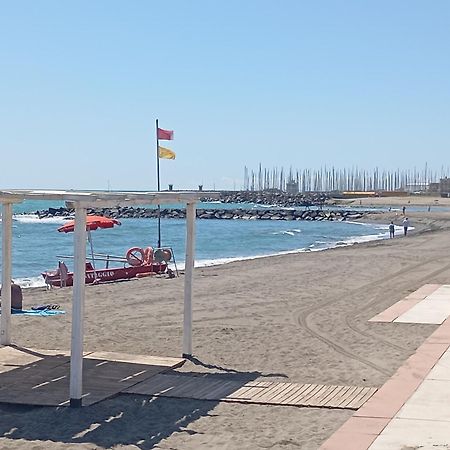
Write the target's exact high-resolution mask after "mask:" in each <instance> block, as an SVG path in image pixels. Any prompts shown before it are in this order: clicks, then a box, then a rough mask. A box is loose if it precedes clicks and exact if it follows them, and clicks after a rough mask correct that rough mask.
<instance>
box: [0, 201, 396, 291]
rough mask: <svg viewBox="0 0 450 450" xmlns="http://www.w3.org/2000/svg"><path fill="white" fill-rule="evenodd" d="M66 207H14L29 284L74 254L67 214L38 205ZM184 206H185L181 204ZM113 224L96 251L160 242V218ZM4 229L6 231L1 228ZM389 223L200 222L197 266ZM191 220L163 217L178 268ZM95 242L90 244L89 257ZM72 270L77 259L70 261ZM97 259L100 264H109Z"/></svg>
mask: <svg viewBox="0 0 450 450" xmlns="http://www.w3.org/2000/svg"><path fill="white" fill-rule="evenodd" d="M59 206H63V205H62V204H60V203H57V202H36V201H34V202H33V201H25V202H23V203H21V204H19V205H15V206H14V216H13V245H12V254H13V268H12V270H13V278H14V279H15V281H16V282H18V283H19V284H20V285H21V286H23V287H32V286H43V285H44V280H43V278H42V276H41V272H43V271H45V270H48V269H56V266H57V261H58V259H62V258H61V256H70V255H73V238H74V233H67V234H66V233H59V232H58V231H57V228H58V227H59V226H61V225H62V224H63V223H64V222H65V220H66V219H64V218H61V217H52V218H45V219H39V217H38V216H37V215H36V214H35V212H36V211H37V210H42V209H47V208H49V207H59ZM178 207H179V205H178ZM198 207H199V208H214V207H215V208H219V209H225V208H238V207H241V208H245V209H250V208H256V207H258V208H261V205H252V204H245V205H242V204H240V205H236V204H221V203H214V204H211V203H208V204H199V205H198ZM120 221H121V223H122V225H121V226H116V227H114V228H113V229H106V230H101V229H99V230H95V231H93V232H92V241H93V246H94V251H95V253H103V254H109V255H115V256H124V255H125V253H126V251H127V249H129V248H130V247H148V246H153V247H155V246H156V245H157V240H158V239H157V236H158V222H157V220H156V219H121V220H120ZM0 234H1V230H0ZM387 236H388V225H387V224H368V223H358V222H345V221H342V222H339V221H281V220H225V219H204V220H197V221H196V241H195V244H196V245H195V250H196V255H195V257H196V266H207V265H215V264H225V263H228V262H231V261H236V260H243V259H252V258H258V257H263V256H268V255H277V254H286V253H295V252H308V251H320V250H325V249H329V248H333V247H338V246H345V245H352V244H355V243H358V242H366V241H369V240H377V239H384V238H386V237H387ZM185 242H186V221H185V220H184V219H183V220H181V219H161V243H162V245H163V246H168V247H171V248H172V249H173V253H174V256H175V261H176V264H177V267H178V268H179V269H182V268H183V267H184V257H185ZM89 253H90V247H89V246H87V255H88V256H89ZM65 261H66V263H67V265H68V266H69V269H71V268H72V261H71V260H70V259H66V260H65ZM100 264H101V263H98V264H97V267H98V268H101V267H103V266H101V265H100Z"/></svg>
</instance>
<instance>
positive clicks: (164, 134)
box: [158, 128, 173, 141]
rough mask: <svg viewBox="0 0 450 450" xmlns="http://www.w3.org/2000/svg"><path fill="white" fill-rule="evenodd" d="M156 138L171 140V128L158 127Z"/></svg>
mask: <svg viewBox="0 0 450 450" xmlns="http://www.w3.org/2000/svg"><path fill="white" fill-rule="evenodd" d="M158 139H161V140H163V141H171V140H173V131H172V130H163V129H162V128H158Z"/></svg>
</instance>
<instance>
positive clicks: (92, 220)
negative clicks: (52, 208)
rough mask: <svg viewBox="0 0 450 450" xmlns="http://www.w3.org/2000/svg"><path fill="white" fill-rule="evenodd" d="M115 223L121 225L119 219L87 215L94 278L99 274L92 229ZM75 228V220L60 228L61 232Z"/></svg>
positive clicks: (107, 226) (109, 226) (67, 231)
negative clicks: (96, 265)
mask: <svg viewBox="0 0 450 450" xmlns="http://www.w3.org/2000/svg"><path fill="white" fill-rule="evenodd" d="M114 225H121V223H120V222H119V221H118V220H117V219H111V218H110V217H104V216H86V231H87V233H88V241H89V244H90V246H91V256H92V267H93V268H94V278H95V279H97V274H96V271H95V258H94V246H93V244H92V236H91V231H92V230H97V229H98V228H113V227H114ZM74 230H75V220H70V221H68V222H67V223H65V224H64V225H63V226H62V227H59V228H58V231H59V232H61V233H70V232H72V231H74Z"/></svg>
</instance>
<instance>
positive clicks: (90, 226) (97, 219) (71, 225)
mask: <svg viewBox="0 0 450 450" xmlns="http://www.w3.org/2000/svg"><path fill="white" fill-rule="evenodd" d="M114 225H121V223H120V222H119V221H118V220H117V219H110V218H109V217H103V216H86V230H87V231H91V230H96V229H97V228H113V227H114ZM74 229H75V220H70V221H69V222H67V223H65V224H64V225H63V226H62V227H59V228H58V231H61V232H64V233H70V232H72V231H74Z"/></svg>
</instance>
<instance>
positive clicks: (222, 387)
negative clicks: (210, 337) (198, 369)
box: [122, 374, 377, 410]
mask: <svg viewBox="0 0 450 450" xmlns="http://www.w3.org/2000/svg"><path fill="white" fill-rule="evenodd" d="M376 391H377V388H373V387H360V386H337V385H323V384H298V383H275V382H270V381H250V382H245V381H237V380H232V379H226V378H224V377H223V376H220V377H219V376H217V375H213V374H207V375H203V376H191V375H182V374H180V375H172V374H170V375H169V374H158V375H155V376H153V377H152V378H150V379H148V380H146V381H143V382H141V383H138V384H135V385H134V386H131V387H129V388H126V389H124V390H123V391H122V392H124V393H129V394H142V395H152V396H157V397H175V398H190V399H196V400H215V401H223V402H238V403H253V404H264V405H286V406H311V407H319V408H342V409H354V410H356V409H358V408H360V407H361V406H362V405H363V404H364V403H365V402H366V401H367V400H368V399H369V398H370V397H371V396H372V395H373V394H374V393H375V392H376Z"/></svg>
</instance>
